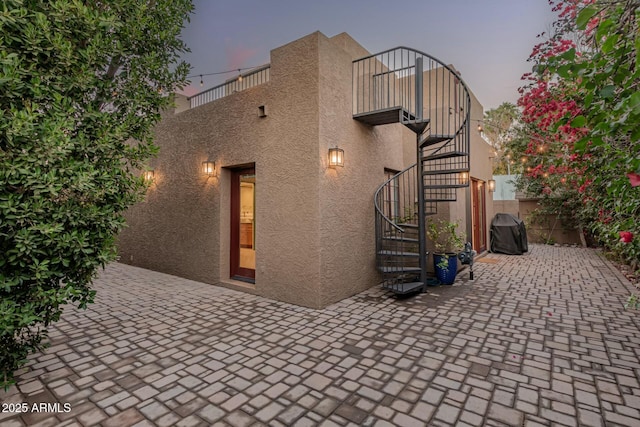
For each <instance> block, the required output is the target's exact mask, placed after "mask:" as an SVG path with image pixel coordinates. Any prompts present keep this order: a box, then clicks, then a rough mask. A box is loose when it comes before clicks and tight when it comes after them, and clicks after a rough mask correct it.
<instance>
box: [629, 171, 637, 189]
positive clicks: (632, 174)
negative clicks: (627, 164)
mask: <svg viewBox="0 0 640 427" xmlns="http://www.w3.org/2000/svg"><path fill="white" fill-rule="evenodd" d="M627 178H629V182H630V183H631V186H632V187H637V186H638V185H640V174H637V173H635V172H629V173H628V174H627Z"/></svg>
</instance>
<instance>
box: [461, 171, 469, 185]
mask: <svg viewBox="0 0 640 427" xmlns="http://www.w3.org/2000/svg"><path fill="white" fill-rule="evenodd" d="M467 182H469V172H462V173H460V184H466V183H467Z"/></svg>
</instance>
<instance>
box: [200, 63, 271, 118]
mask: <svg viewBox="0 0 640 427" xmlns="http://www.w3.org/2000/svg"><path fill="white" fill-rule="evenodd" d="M270 69H271V65H270V64H266V65H263V66H261V67H258V68H255V69H253V70H251V71H249V72H248V73H246V74H240V75H239V76H238V77H236V78H235V79H233V80H229V81H226V82H224V83H222V84H220V85H218V86H214V87H212V88H211V89H207V90H205V91H204V92H200V93H198V94H196V95H193V96H191V97H189V105H190V108H195V107H198V106H200V105H203V104H206V103H208V102H213V101H215V100H216V99H220V98H224V97H225V96H228V95H231V94H232V93H235V92H240V91H243V90H245V89H249V88H251V87H254V86H258V85H261V84H263V83H266V82H268V81H269V74H270V73H269V71H270ZM240 77H242V79H241V78H240Z"/></svg>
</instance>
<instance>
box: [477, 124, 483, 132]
mask: <svg viewBox="0 0 640 427" xmlns="http://www.w3.org/2000/svg"><path fill="white" fill-rule="evenodd" d="M478 132H482V123H478Z"/></svg>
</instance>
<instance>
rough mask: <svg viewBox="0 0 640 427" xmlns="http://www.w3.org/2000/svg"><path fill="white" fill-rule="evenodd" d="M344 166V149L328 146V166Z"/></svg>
mask: <svg viewBox="0 0 640 427" xmlns="http://www.w3.org/2000/svg"><path fill="white" fill-rule="evenodd" d="M337 166H340V167H343V166H344V150H343V149H341V148H338V147H335V148H329V167H330V168H336V167H337Z"/></svg>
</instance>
